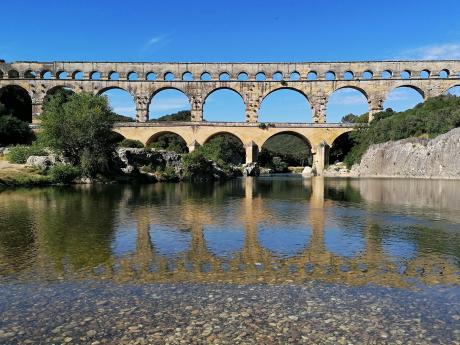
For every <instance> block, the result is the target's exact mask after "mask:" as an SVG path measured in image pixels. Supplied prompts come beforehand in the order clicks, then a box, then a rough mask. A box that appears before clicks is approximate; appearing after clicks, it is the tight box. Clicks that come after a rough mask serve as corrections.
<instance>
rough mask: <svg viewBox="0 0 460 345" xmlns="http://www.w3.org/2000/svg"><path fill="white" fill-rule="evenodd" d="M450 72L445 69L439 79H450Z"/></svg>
mask: <svg viewBox="0 0 460 345" xmlns="http://www.w3.org/2000/svg"><path fill="white" fill-rule="evenodd" d="M449 74H450V72H449V70H448V69H443V70H441V71H439V74H438V77H439V78H441V79H445V78H449Z"/></svg>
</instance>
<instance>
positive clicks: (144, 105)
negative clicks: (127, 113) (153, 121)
mask: <svg viewBox="0 0 460 345" xmlns="http://www.w3.org/2000/svg"><path fill="white" fill-rule="evenodd" d="M149 104H150V97H149V96H148V95H136V121H138V122H147V121H148V120H149Z"/></svg>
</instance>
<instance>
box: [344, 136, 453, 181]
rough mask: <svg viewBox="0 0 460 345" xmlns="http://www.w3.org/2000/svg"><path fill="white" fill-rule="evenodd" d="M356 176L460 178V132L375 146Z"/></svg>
mask: <svg viewBox="0 0 460 345" xmlns="http://www.w3.org/2000/svg"><path fill="white" fill-rule="evenodd" d="M351 173H352V175H355V176H394V177H424V178H460V128H455V129H453V130H451V131H449V132H447V133H445V134H441V135H439V136H438V137H436V138H434V139H431V140H427V139H417V138H410V139H404V140H398V141H390V142H387V143H383V144H378V145H372V146H371V147H370V148H369V149H368V150H367V151H366V153H365V154H364V156H363V157H362V159H361V163H360V164H359V165H356V166H353V168H352V170H351Z"/></svg>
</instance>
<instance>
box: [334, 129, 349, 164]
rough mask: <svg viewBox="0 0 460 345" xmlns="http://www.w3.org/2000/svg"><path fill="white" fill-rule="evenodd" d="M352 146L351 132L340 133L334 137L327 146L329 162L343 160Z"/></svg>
mask: <svg viewBox="0 0 460 345" xmlns="http://www.w3.org/2000/svg"><path fill="white" fill-rule="evenodd" d="M353 146H354V141H353V138H352V135H351V132H345V133H342V134H340V135H339V136H338V137H337V138H335V139H334V141H333V142H332V145H331V146H330V148H329V159H328V161H329V163H330V164H335V163H338V162H343V161H344V159H345V157H346V156H347V154H348V153H349V152H350V151H351V149H352V148H353Z"/></svg>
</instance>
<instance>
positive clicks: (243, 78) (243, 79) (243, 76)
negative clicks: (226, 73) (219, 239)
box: [236, 72, 248, 81]
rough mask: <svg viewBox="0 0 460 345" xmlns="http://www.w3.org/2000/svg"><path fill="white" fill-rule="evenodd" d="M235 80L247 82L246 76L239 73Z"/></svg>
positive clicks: (243, 73)
mask: <svg viewBox="0 0 460 345" xmlns="http://www.w3.org/2000/svg"><path fill="white" fill-rule="evenodd" d="M236 79H237V80H240V81H246V80H248V74H247V73H246V72H240V73H238V76H237V77H236Z"/></svg>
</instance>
